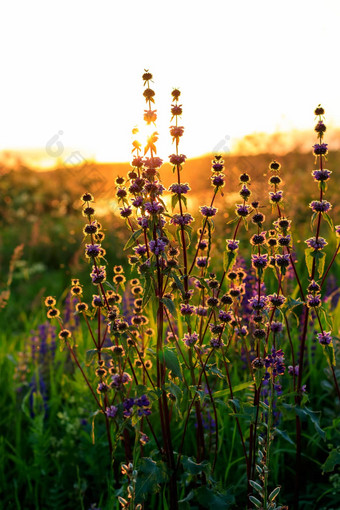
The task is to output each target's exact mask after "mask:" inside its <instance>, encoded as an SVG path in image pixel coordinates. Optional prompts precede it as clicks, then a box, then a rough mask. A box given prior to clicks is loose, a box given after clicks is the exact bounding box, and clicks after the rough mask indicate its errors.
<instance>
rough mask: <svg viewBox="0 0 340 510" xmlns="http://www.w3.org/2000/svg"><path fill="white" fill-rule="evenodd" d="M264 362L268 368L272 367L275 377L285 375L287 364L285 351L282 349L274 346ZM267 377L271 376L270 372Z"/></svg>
mask: <svg viewBox="0 0 340 510" xmlns="http://www.w3.org/2000/svg"><path fill="white" fill-rule="evenodd" d="M264 364H265V367H266V369H267V373H268V369H270V371H271V373H272V375H273V377H274V378H275V377H277V376H278V375H283V374H284V372H285V364H284V353H283V351H282V349H279V350H278V351H277V350H275V349H274V347H272V350H271V354H269V355H268V356H266V358H265V359H264ZM265 378H266V379H268V378H269V374H268V375H267V374H266V375H265Z"/></svg>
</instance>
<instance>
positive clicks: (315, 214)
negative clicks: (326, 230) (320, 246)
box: [310, 212, 318, 232]
mask: <svg viewBox="0 0 340 510" xmlns="http://www.w3.org/2000/svg"><path fill="white" fill-rule="evenodd" d="M317 215H318V213H317V212H314V213H313V214H312V217H311V219H310V229H311V231H312V232H313V227H314V221H315V219H316V217H317Z"/></svg>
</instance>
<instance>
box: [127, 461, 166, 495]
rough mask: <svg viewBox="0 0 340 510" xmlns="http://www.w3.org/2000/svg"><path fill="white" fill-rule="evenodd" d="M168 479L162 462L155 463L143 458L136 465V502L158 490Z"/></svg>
mask: <svg viewBox="0 0 340 510" xmlns="http://www.w3.org/2000/svg"><path fill="white" fill-rule="evenodd" d="M168 478H169V475H168V473H167V468H166V465H165V464H164V462H161V461H158V462H157V463H156V462H155V461H154V460H152V459H150V458H149V457H143V459H142V460H141V461H140V464H139V465H138V477H137V482H136V490H135V499H136V502H137V503H138V502H140V501H143V499H145V498H146V497H147V496H148V494H153V493H155V492H158V491H159V490H160V484H162V483H165V482H166V481H167V480H168Z"/></svg>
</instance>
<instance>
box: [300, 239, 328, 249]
mask: <svg viewBox="0 0 340 510" xmlns="http://www.w3.org/2000/svg"><path fill="white" fill-rule="evenodd" d="M305 243H306V244H307V246H308V248H313V249H314V250H322V249H323V248H324V247H325V246H326V245H327V244H328V243H327V241H326V239H324V238H323V237H318V238H317V239H316V237H310V238H309V239H307V240H306V241H305Z"/></svg>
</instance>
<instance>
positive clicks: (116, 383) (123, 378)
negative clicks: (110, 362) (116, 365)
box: [111, 372, 132, 389]
mask: <svg viewBox="0 0 340 510" xmlns="http://www.w3.org/2000/svg"><path fill="white" fill-rule="evenodd" d="M131 381H132V379H131V376H130V374H128V373H127V372H123V373H122V374H121V375H120V374H114V375H113V376H112V383H111V386H112V387H113V388H117V389H120V388H122V387H123V385H124V384H127V383H129V382H131Z"/></svg>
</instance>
